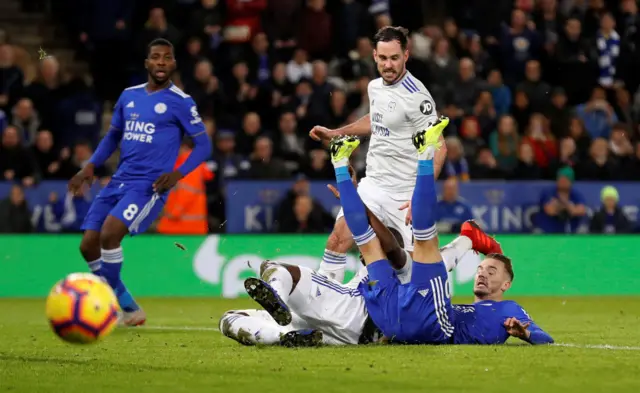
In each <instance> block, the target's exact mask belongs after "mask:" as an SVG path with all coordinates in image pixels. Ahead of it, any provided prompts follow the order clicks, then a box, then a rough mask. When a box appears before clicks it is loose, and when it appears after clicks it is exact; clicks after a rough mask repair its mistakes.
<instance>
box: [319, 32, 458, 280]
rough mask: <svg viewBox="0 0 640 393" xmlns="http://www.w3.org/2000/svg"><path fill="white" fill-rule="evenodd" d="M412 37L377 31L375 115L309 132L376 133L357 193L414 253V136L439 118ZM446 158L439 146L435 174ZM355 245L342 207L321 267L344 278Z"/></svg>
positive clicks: (372, 86)
mask: <svg viewBox="0 0 640 393" xmlns="http://www.w3.org/2000/svg"><path fill="white" fill-rule="evenodd" d="M407 41H408V38H407V30H406V29H404V28H402V27H391V26H388V27H383V28H382V29H380V30H378V32H377V33H376V35H375V37H374V43H375V49H374V52H373V57H374V60H375V62H376V65H377V67H378V72H379V73H380V75H381V76H382V77H380V78H377V79H375V80H373V81H371V82H370V83H369V87H368V95H369V104H370V107H369V112H370V113H369V114H368V115H366V116H364V117H362V118H361V119H359V120H357V121H356V122H354V123H352V124H349V125H347V126H345V127H342V128H339V129H336V130H330V129H328V128H325V127H320V126H316V127H314V128H313V130H311V132H310V135H311V137H312V138H314V139H316V140H324V141H329V140H330V139H331V138H333V137H336V136H341V135H353V136H357V137H364V136H370V137H371V141H370V144H369V150H368V152H367V168H366V177H365V178H364V179H362V181H361V182H360V184H359V185H358V193H359V194H360V197H361V198H362V201H363V202H364V204H365V205H366V206H367V207H368V208H369V209H371V211H372V212H373V213H374V214H375V215H376V216H377V217H379V218H380V219H381V220H382V222H383V223H384V224H385V225H386V226H388V227H390V228H393V229H395V230H397V231H398V232H399V233H401V234H402V237H403V240H404V244H405V247H406V248H407V249H408V250H409V251H411V250H412V249H413V245H412V233H411V227H410V226H407V225H405V216H406V213H405V212H404V211H402V210H401V207H402V206H403V205H404V204H405V203H406V202H407V201H408V200H409V199H411V193H412V192H413V187H414V184H415V178H416V164H417V159H416V155H415V151H414V148H413V146H412V145H411V135H412V134H413V132H414V131H415V130H424V129H425V128H427V125H428V124H429V123H433V122H435V121H436V119H437V115H436V107H435V103H434V100H433V98H432V97H431V94H430V93H429V91H428V90H427V89H426V88H425V87H424V85H423V84H422V83H421V82H420V80H418V79H417V78H415V77H414V76H413V75H411V73H410V72H409V71H407V69H406V66H405V64H406V61H407V60H408V58H409V52H408V50H407ZM445 156H446V151H445V149H444V148H443V149H440V150H439V151H438V154H437V157H436V160H435V161H436V162H435V165H434V166H435V169H434V170H435V174H436V177H437V175H438V174H439V172H440V169H441V168H442V164H443V162H444V158H445ZM352 245H353V238H352V237H351V235H350V233H349V228H348V227H347V225H346V224H345V222H344V219H343V212H342V211H340V213H339V214H338V219H337V221H336V224H335V226H334V228H333V232H332V233H331V235H330V236H329V239H328V240H327V245H326V249H325V252H324V256H323V258H322V263H321V268H322V270H323V271H325V272H327V274H328V275H329V276H330V277H332V278H334V279H336V280H337V281H340V282H342V280H343V278H344V268H345V265H346V261H347V254H346V253H347V251H348V250H349V249H350V248H351V246H352Z"/></svg>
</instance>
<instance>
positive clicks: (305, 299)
mask: <svg viewBox="0 0 640 393" xmlns="http://www.w3.org/2000/svg"><path fill="white" fill-rule="evenodd" d="M299 270H300V280H299V282H298V285H297V286H296V288H295V290H294V291H293V292H292V293H291V296H290V297H289V300H288V306H289V309H290V310H291V312H292V313H293V315H294V320H293V322H292V326H293V327H294V328H295V329H305V328H306V329H316V330H320V331H322V334H323V340H322V342H323V343H324V344H327V345H345V344H357V343H358V341H359V338H360V336H361V335H362V328H363V325H364V323H365V321H366V319H367V313H366V311H365V305H364V301H363V298H362V296H361V294H360V292H359V291H358V289H357V288H356V286H355V285H343V284H341V283H339V282H337V281H335V280H333V279H330V278H328V277H326V276H324V275H322V274H320V273H318V272H316V271H314V270H312V269H309V268H307V267H304V266H300V267H299ZM365 275H366V273H364V274H363V273H358V275H357V276H356V277H355V278H354V280H355V284H356V285H357V284H358V283H360V282H361V281H362V278H364V276H365ZM358 277H359V278H358Z"/></svg>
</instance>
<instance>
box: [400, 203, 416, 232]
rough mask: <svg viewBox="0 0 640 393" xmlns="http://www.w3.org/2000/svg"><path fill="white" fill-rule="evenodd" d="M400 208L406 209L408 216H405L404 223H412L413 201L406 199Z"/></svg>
mask: <svg viewBox="0 0 640 393" xmlns="http://www.w3.org/2000/svg"><path fill="white" fill-rule="evenodd" d="M398 210H406V211H407V216H406V217H405V218H404V225H407V226H408V225H410V224H412V223H413V216H411V201H406V202H405V203H404V204H403V205H402V206H400V208H399V209H398Z"/></svg>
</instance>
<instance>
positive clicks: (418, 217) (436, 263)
mask: <svg viewBox="0 0 640 393" xmlns="http://www.w3.org/2000/svg"><path fill="white" fill-rule="evenodd" d="M448 123H449V119H447V118H440V119H439V120H438V121H437V122H436V123H435V124H433V125H431V126H430V127H429V128H427V129H426V130H423V131H420V132H418V133H416V134H414V136H413V143H414V145H415V147H416V149H417V150H418V176H417V179H416V186H415V189H414V192H413V197H412V200H411V207H412V209H413V235H414V238H415V244H414V252H413V260H414V263H413V272H412V276H411V283H410V285H409V286H406V287H403V288H401V295H400V296H401V297H403V298H404V300H403V302H404V303H405V304H406V305H407V306H406V307H405V308H403V314H402V315H401V319H402V320H403V323H406V330H405V331H404V333H406V334H405V335H404V337H402V339H404V340H405V341H408V342H417V343H445V342H449V340H450V339H451V337H452V335H453V332H454V328H453V324H452V322H451V318H452V317H451V315H452V313H453V309H452V306H451V300H450V298H451V296H450V292H449V288H448V282H447V278H448V275H447V270H446V268H445V265H444V263H443V262H442V256H441V255H440V250H439V247H438V237H437V231H436V225H435V209H436V205H437V196H436V188H435V179H434V174H433V157H434V154H435V152H436V150H437V148H438V147H439V143H440V142H439V141H438V139H439V137H440V135H441V134H442V131H443V130H444V128H445V127H446V126H447V125H448ZM404 321H406V322H404ZM412 321H413V322H415V323H413V324H412V323H411V322H412Z"/></svg>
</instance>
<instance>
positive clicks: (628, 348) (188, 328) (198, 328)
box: [136, 326, 640, 351]
mask: <svg viewBox="0 0 640 393" xmlns="http://www.w3.org/2000/svg"><path fill="white" fill-rule="evenodd" d="M136 329H142V330H166V331H171V330H174V331H176V330H177V331H195V332H219V331H220V330H219V329H218V328H214V327H205V326H138V327H136ZM551 346H553V347H565V348H577V349H604V350H610V351H640V347H632V346H624V345H622V346H618V345H608V344H569V343H555V344H552V345H551Z"/></svg>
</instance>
